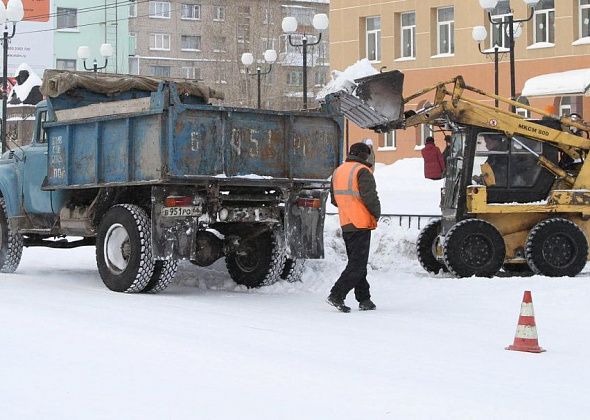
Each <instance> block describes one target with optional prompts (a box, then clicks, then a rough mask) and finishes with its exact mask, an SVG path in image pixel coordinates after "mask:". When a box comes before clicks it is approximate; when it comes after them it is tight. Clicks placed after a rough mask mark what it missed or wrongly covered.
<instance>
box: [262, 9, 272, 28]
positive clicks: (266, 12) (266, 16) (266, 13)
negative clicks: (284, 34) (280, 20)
mask: <svg viewBox="0 0 590 420" xmlns="http://www.w3.org/2000/svg"><path fill="white" fill-rule="evenodd" d="M271 19H272V17H271V13H270V10H269V9H264V19H263V21H262V23H263V24H265V25H268V24H269V23H270V22H271Z"/></svg>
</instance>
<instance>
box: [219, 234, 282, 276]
mask: <svg viewBox="0 0 590 420" xmlns="http://www.w3.org/2000/svg"><path fill="white" fill-rule="evenodd" d="M284 261H285V254H284V250H283V247H281V246H280V242H279V240H278V236H277V233H276V232H271V231H268V232H264V233H262V234H260V235H257V236H256V237H254V238H252V239H244V240H242V241H241V243H240V249H239V250H237V252H234V253H231V254H228V255H226V256H225V265H226V266H227V271H228V272H229V275H230V277H231V278H232V280H233V281H235V282H236V283H238V284H242V285H244V286H246V287H248V288H255V287H262V286H268V285H271V284H273V283H276V282H277V281H278V280H279V279H280V278H281V273H282V272H283V265H284Z"/></svg>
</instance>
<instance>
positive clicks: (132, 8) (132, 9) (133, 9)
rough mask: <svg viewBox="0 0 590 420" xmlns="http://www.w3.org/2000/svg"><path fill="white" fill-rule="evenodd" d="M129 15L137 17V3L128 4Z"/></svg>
mask: <svg viewBox="0 0 590 420" xmlns="http://www.w3.org/2000/svg"><path fill="white" fill-rule="evenodd" d="M129 17H130V18H131V17H137V3H135V2H133V3H131V4H129Z"/></svg>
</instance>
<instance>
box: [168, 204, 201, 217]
mask: <svg viewBox="0 0 590 420" xmlns="http://www.w3.org/2000/svg"><path fill="white" fill-rule="evenodd" d="M200 215H201V208H200V207H196V206H193V207H163V208H162V216H164V217H182V216H200Z"/></svg>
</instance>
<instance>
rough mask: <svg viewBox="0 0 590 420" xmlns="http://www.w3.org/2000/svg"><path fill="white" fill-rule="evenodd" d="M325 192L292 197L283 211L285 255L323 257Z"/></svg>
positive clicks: (307, 257) (292, 256) (291, 256)
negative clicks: (309, 195)
mask: <svg viewBox="0 0 590 420" xmlns="http://www.w3.org/2000/svg"><path fill="white" fill-rule="evenodd" d="M327 197H328V193H327V192H321V191H314V192H313V196H311V197H293V198H292V199H290V200H289V203H288V208H287V211H286V212H285V244H286V248H287V257H289V258H298V259H319V258H324V218H325V215H326V200H327Z"/></svg>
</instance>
